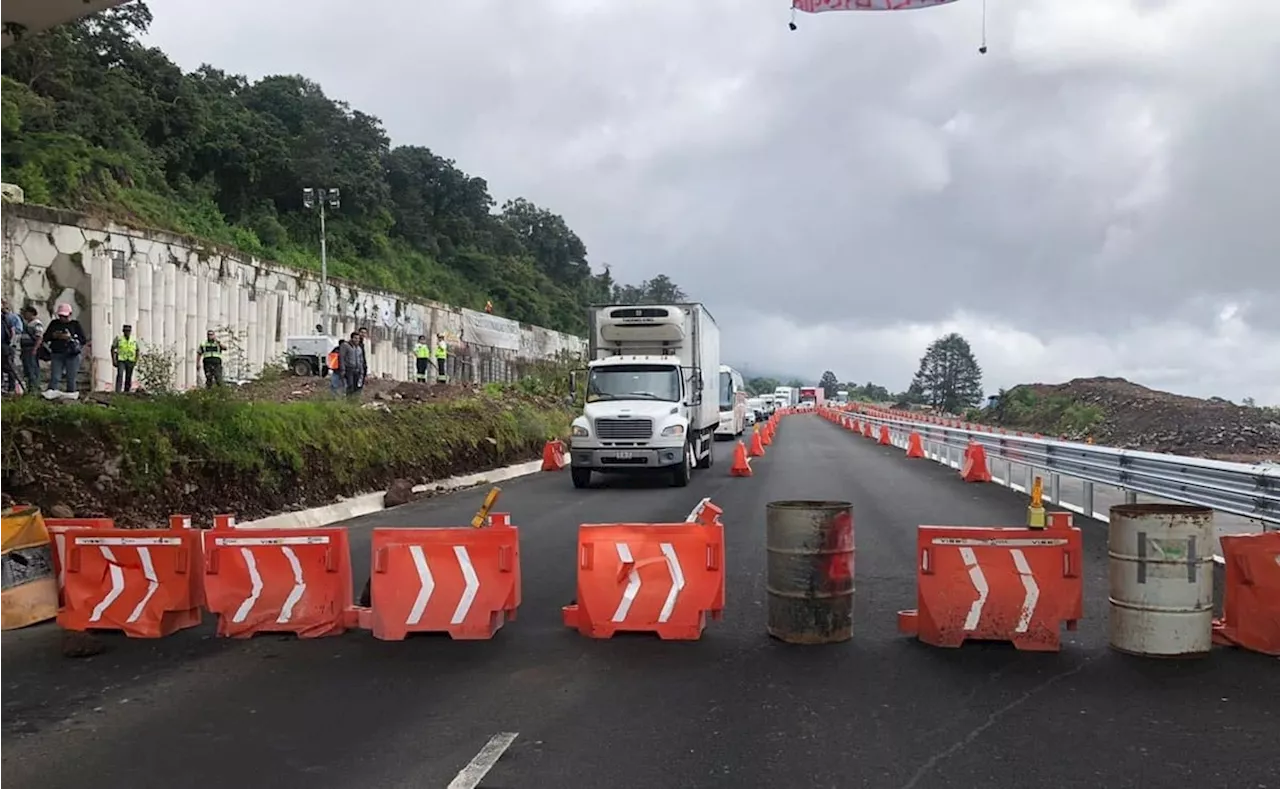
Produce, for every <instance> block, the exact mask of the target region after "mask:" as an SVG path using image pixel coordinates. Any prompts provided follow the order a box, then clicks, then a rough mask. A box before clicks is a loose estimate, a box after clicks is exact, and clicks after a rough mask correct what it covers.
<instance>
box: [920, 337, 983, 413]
mask: <svg viewBox="0 0 1280 789" xmlns="http://www.w3.org/2000/svg"><path fill="white" fill-rule="evenodd" d="M912 396H918V397H919V398H921V399H922V401H923V402H925V403H928V404H929V405H931V406H933V407H934V408H936V409H938V410H941V411H946V412H948V413H959V412H960V411H962V410H963V409H965V408H968V407H972V406H976V405H978V404H979V403H980V402H982V368H981V367H979V366H978V362H977V360H976V359H974V357H973V351H972V350H971V349H970V348H969V342H968V340H966V339H965V338H964V337H961V336H960V335H959V334H956V333H954V332H953V333H951V334H948V335H945V336H943V337H939V338H938V339H937V340H934V341H933V342H932V343H930V344H929V347H928V348H927V349H926V350H925V352H924V356H922V357H921V358H920V368H919V369H918V370H917V371H916V374H915V377H914V378H913V379H912V381H911V389H909V390H908V397H912Z"/></svg>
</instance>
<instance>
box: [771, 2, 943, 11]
mask: <svg viewBox="0 0 1280 789" xmlns="http://www.w3.org/2000/svg"><path fill="white" fill-rule="evenodd" d="M955 1H956V0H792V2H791V7H792V8H794V9H795V10H797V11H803V12H804V13H806V14H819V13H822V12H823V11H909V10H911V9H913V8H929V7H931V6H937V5H946V4H948V3H954V2H955Z"/></svg>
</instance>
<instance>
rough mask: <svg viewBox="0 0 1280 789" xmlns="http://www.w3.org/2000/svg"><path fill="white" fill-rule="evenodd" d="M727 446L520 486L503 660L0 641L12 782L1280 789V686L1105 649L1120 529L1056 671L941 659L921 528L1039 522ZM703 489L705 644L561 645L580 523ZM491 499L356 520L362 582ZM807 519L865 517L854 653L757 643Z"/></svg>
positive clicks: (567, 636)
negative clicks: (734, 461)
mask: <svg viewBox="0 0 1280 789" xmlns="http://www.w3.org/2000/svg"><path fill="white" fill-rule="evenodd" d="M728 448H729V447H728V445H721V447H720V450H721V452H720V454H721V459H720V460H719V462H718V463H717V465H716V466H715V467H714V468H713V469H711V470H710V471H704V472H700V473H699V474H698V475H696V476H695V481H694V482H693V484H691V485H690V487H688V488H686V489H675V488H669V487H664V486H661V485H656V486H655V485H646V484H644V483H637V482H630V483H627V482H623V483H619V484H616V485H614V486H613V487H610V488H607V489H606V488H600V489H593V490H589V491H575V490H574V489H573V488H572V486H571V484H570V482H569V479H568V475H567V474H566V473H560V474H540V475H536V476H533V477H529V478H525V479H521V480H516V481H512V482H509V483H507V484H505V485H504V486H503V488H504V493H503V499H502V501H503V504H502V506H501V507H499V509H502V510H508V511H510V512H511V513H512V515H513V520H514V522H515V523H516V524H517V525H518V526H520V528H521V540H522V543H521V552H522V573H523V578H524V601H523V604H522V606H521V609H520V617H519V620H518V621H517V622H514V623H511V624H509V625H507V627H506V628H504V629H503V630H502V631H501V632H500V633H499V634H498V636H497V637H496V638H495V639H493V640H492V641H483V642H454V641H450V640H449V639H448V638H447V637H432V636H427V637H418V638H411V639H410V640H407V641H404V642H398V643H395V642H379V641H377V640H375V639H373V638H372V637H370V636H368V635H367V634H364V633H352V634H348V635H346V636H343V637H340V638H333V639H319V640H310V641H299V640H291V639H282V638H279V637H274V636H267V637H259V638H255V639H253V640H251V641H238V642H232V641H219V640H216V639H213V638H211V637H210V636H209V633H208V629H207V628H206V629H205V630H202V631H199V632H187V633H182V634H178V635H175V636H173V637H170V638H168V639H163V640H160V641H154V642H140V641H128V640H126V639H122V638H116V639H111V648H110V650H109V651H108V652H106V653H104V654H102V655H100V656H97V657H94V658H90V659H83V660H70V659H63V658H61V657H59V656H58V650H57V644H58V634H57V632H56V631H55V630H54V629H52V628H36V629H32V630H28V631H19V632H15V633H9V634H6V635H5V636H4V640H3V682H4V688H3V689H4V693H3V703H4V721H3V725H4V749H3V775H2V780H3V783H4V785H5V787H6V789H24V788H25V787H32V788H33V789H34V788H35V787H39V788H40V789H63V788H65V789H72V788H73V787H74V788H75V789H82V787H85V786H94V787H108V788H111V787H122V788H124V787H128V789H148V788H149V787H156V788H157V789H171V788H172V787H175V786H182V787H191V789H205V788H206V787H207V788H208V789H214V788H215V787H217V789H222V787H226V786H232V785H241V786H252V787H258V786H269V787H272V788H273V789H287V788H288V787H307V788H308V789H329V788H332V789H375V788H376V789H383V788H384V787H385V788H387V789H392V788H395V787H405V788H406V789H408V788H409V787H413V788H414V789H418V788H420V787H445V786H447V785H448V784H449V782H450V781H451V780H452V779H453V778H454V776H455V775H456V774H457V773H458V772H459V771H460V770H461V769H462V768H463V767H464V766H465V765H466V764H467V763H468V762H469V761H470V760H471V759H472V758H473V757H474V756H475V755H476V754H477V752H479V751H480V750H481V749H482V747H484V746H485V744H486V742H488V741H489V740H490V738H491V737H493V736H494V735H495V734H497V733H499V732H518V733H519V736H518V737H517V738H516V739H515V741H514V743H513V744H512V745H511V747H510V748H509V749H508V750H507V751H506V752H505V754H504V755H503V756H502V758H501V759H500V760H499V761H498V762H497V763H496V765H495V766H494V767H493V769H492V771H491V772H490V773H489V774H488V775H487V777H486V778H485V779H484V781H483V782H482V783H481V784H480V786H482V787H488V788H489V789H499V788H501V789H512V788H513V787H520V788H524V787H574V788H575V789H576V788H578V787H582V788H583V789H588V788H590V787H610V788H612V787H618V786H626V787H659V788H661V789H667V788H668V787H726V789H740V788H741V787H862V786H865V787H921V788H922V789H923V788H927V787H963V788H964V789H973V788H974V787H984V788H988V787H990V788H993V789H1002V788H1005V787H1007V788H1009V789H1014V788H1017V789H1022V787H1027V786H1052V787H1055V788H1056V787H1088V789H1096V788H1097V787H1102V786H1105V787H1108V789H1116V788H1118V787H1163V786H1178V787H1181V786H1204V787H1232V789H1235V788H1236V787H1241V788H1243V787H1264V786H1271V787H1275V786H1277V785H1280V756H1277V753H1276V750H1275V743H1276V732H1277V731H1280V701H1278V700H1280V665H1277V662H1276V660H1275V659H1274V658H1267V657H1264V656H1260V655H1255V654H1250V653H1246V652H1241V651H1236V650H1225V649H1218V650H1215V651H1214V653H1213V654H1212V656H1211V657H1210V658H1208V659H1205V660H1195V661H1157V660H1142V659H1137V658H1132V657H1126V656H1124V655H1121V654H1118V653H1115V652H1113V651H1111V650H1109V649H1108V648H1107V646H1106V594H1105V589H1106V575H1105V572H1106V566H1105V559H1104V542H1103V537H1104V530H1103V529H1102V527H1100V526H1098V525H1096V524H1093V523H1090V522H1087V521H1086V522H1085V527H1084V528H1085V536H1086V548H1085V554H1086V567H1085V581H1086V590H1087V592H1086V611H1085V621H1083V622H1082V623H1081V625H1080V629H1079V630H1078V631H1077V632H1074V633H1066V634H1064V638H1065V642H1064V647H1063V650H1062V651H1061V652H1060V653H1056V654H1030V653H1020V652H1017V651H1016V650H1014V649H1012V648H1011V647H1007V646H1005V645H998V644H997V645H982V644H977V645H968V646H966V647H964V648H962V649H959V650H942V649H935V648H931V647H928V646H925V645H923V644H920V643H919V642H917V641H915V640H913V639H910V638H906V637H902V636H899V635H898V634H897V632H896V619H895V612H896V611H897V610H898V609H901V608H910V607H914V604H915V592H914V589H915V581H914V568H915V562H914V539H915V538H914V528H915V526H916V525H918V524H921V523H933V524H957V525H1001V524H1006V525H1007V524H1016V523H1020V522H1021V521H1022V518H1023V516H1024V507H1025V499H1024V498H1023V497H1021V496H1019V495H1017V494H1016V493H1013V492H1010V491H1008V490H1006V489H1003V488H999V487H997V486H983V485H965V484H964V483H962V482H960V481H959V479H958V478H957V476H956V475H955V473H954V472H952V471H950V470H948V469H947V468H945V467H943V466H940V465H938V464H935V463H930V462H927V461H908V460H906V459H905V458H904V457H903V456H902V452H901V451H900V450H896V449H892V448H887V447H878V446H876V445H874V444H873V443H872V442H869V441H865V440H859V439H857V438H856V437H854V436H852V435H851V434H849V433H848V432H845V431H842V430H841V429H839V428H838V427H836V426H834V425H832V424H829V423H827V422H825V421H823V420H821V419H820V418H818V417H816V416H796V417H791V418H788V419H787V420H785V421H784V422H783V423H782V426H781V429H780V430H779V433H778V440H777V441H776V442H775V443H774V445H773V447H771V448H770V451H769V454H768V456H767V457H765V458H764V459H762V460H760V461H757V462H756V463H755V469H756V475H755V476H754V477H752V478H750V479H734V478H730V477H729V476H728V463H727V455H728ZM708 495H709V496H711V497H712V500H713V501H715V502H716V503H717V504H718V505H720V506H722V507H723V508H724V510H725V515H724V521H725V524H726V531H727V533H728V546H727V557H726V567H727V587H728V595H727V606H726V612H725V618H724V620H723V621H722V622H713V623H711V624H710V625H709V627H708V629H707V631H706V633H705V634H704V636H703V638H702V640H700V641H697V642H683V643H681V642H663V641H660V640H659V639H657V637H656V636H647V635H630V636H625V637H623V636H620V637H617V638H614V639H612V640H601V641H595V640H590V639H587V638H584V637H582V636H580V635H578V634H577V633H576V632H573V631H569V630H566V629H565V628H563V627H562V626H561V621H560V607H561V606H562V605H564V604H565V603H567V602H569V601H570V600H571V599H572V598H573V596H574V557H575V534H576V528H577V526H578V524H579V523H583V522H617V521H638V522H652V521H670V520H680V519H682V518H683V517H684V515H685V514H687V513H688V511H689V510H690V509H691V508H692V507H693V506H694V505H695V504H696V503H697V501H698V500H699V499H700V498H702V497H703V496H708ZM482 496H483V491H470V492H465V493H459V494H455V495H451V496H447V497H442V498H439V499H435V500H431V501H427V502H423V503H418V504H413V505H409V506H406V507H402V508H398V509H396V510H393V511H389V512H387V513H382V514H379V515H377V516H370V517H368V518H362V519H359V520H357V521H353V522H351V524H350V526H351V530H352V537H353V541H354V543H355V546H356V547H355V549H354V561H355V566H356V567H357V568H367V566H368V559H369V557H368V541H367V529H368V528H369V527H370V526H371V525H375V524H377V525H404V526H408V525H450V524H461V523H464V522H465V520H466V519H467V518H469V516H470V515H471V513H473V512H474V510H475V508H476V507H477V506H478V503H479V501H480V499H481V498H482ZM795 498H820V499H844V500H848V501H851V502H853V505H854V516H855V524H856V527H855V528H856V533H857V537H856V540H857V551H858V558H857V611H856V623H855V636H854V639H853V640H852V641H851V642H847V643H845V644H840V645H833V646H824V647H792V646H786V645H783V644H780V643H778V642H775V641H773V640H771V639H770V638H768V637H767V636H766V635H765V634H764V580H763V576H764V506H765V504H766V502H768V501H771V500H777V499H795ZM357 575H358V577H357V581H356V583H357V586H359V585H363V581H364V576H367V570H366V572H365V573H363V574H361V573H360V572H359V570H357Z"/></svg>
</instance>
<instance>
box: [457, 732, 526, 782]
mask: <svg viewBox="0 0 1280 789" xmlns="http://www.w3.org/2000/svg"><path fill="white" fill-rule="evenodd" d="M519 736H520V732H515V731H504V732H499V733H497V734H495V735H493V736H492V737H490V738H489V741H488V742H487V743H485V745H484V747H483V748H481V749H480V753H477V754H476V755H475V758H474V759H472V760H471V762H470V763H469V764H468V765H467V766H466V767H463V768H462V769H461V770H460V771H459V772H458V774H457V775H456V776H454V778H453V780H452V781H450V782H449V786H448V787H447V789H476V787H477V786H479V785H480V782H481V781H483V780H484V777H485V776H486V775H488V774H489V771H490V770H492V769H493V766H494V765H495V764H497V763H498V760H499V759H501V758H502V754H503V753H505V752H506V750H507V749H508V748H510V747H511V743H513V742H515V741H516V737H519Z"/></svg>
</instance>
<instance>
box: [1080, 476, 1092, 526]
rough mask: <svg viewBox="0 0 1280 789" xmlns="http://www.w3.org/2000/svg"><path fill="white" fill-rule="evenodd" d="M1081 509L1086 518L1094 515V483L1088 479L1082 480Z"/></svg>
mask: <svg viewBox="0 0 1280 789" xmlns="http://www.w3.org/2000/svg"><path fill="white" fill-rule="evenodd" d="M1080 491H1081V492H1080V509H1082V510H1083V511H1084V513H1083V514H1084V516H1085V517H1086V518H1092V517H1093V483H1092V482H1089V481H1088V480H1081V482H1080Z"/></svg>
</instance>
